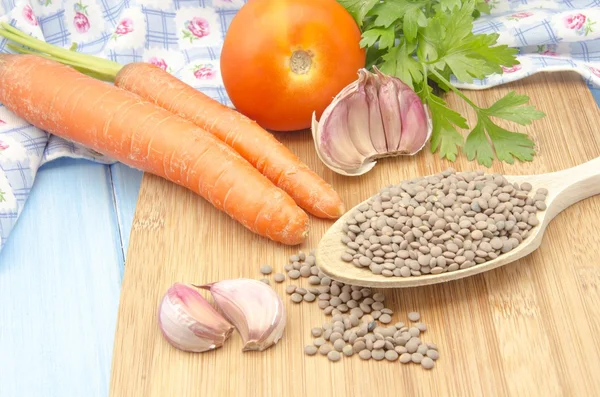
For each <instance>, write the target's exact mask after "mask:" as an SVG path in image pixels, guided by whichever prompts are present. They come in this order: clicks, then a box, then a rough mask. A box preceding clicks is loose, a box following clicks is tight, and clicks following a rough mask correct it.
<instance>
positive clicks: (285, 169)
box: [115, 63, 345, 219]
mask: <svg viewBox="0 0 600 397" xmlns="http://www.w3.org/2000/svg"><path fill="white" fill-rule="evenodd" d="M115 84H116V85H117V86H118V87H121V88H124V89H126V90H127V91H131V92H133V93H135V94H138V95H139V96H141V97H142V98H144V99H146V100H148V101H150V102H152V103H154V104H157V105H158V106H161V107H163V108H165V109H167V110H168V111H170V112H173V113H175V114H177V115H179V116H181V117H183V118H185V119H187V120H190V121H191V122H193V123H194V124H196V125H197V126H199V127H201V128H204V129H206V130H207V131H209V132H211V133H213V134H214V135H215V136H217V138H219V139H221V140H222V141H224V142H225V143H227V144H228V145H229V146H231V147H232V148H234V149H235V150H236V151H237V152H238V153H239V154H240V155H242V157H244V158H245V159H246V160H248V161H249V162H250V163H251V164H252V165H253V166H255V167H256V168H257V169H258V170H259V171H260V172H261V173H262V174H263V175H265V176H266V177H267V178H269V179H270V180H271V181H272V182H273V183H274V184H276V185H277V186H279V187H280V188H281V189H283V190H285V191H286V192H287V193H288V194H289V195H290V196H292V198H293V199H294V200H295V201H296V203H298V205H299V206H300V207H302V208H304V209H305V210H306V211H308V212H310V213H311V214H313V215H315V216H317V217H320V218H330V219H335V218H339V217H340V216H341V215H342V214H343V213H344V211H345V210H344V205H343V203H342V201H341V199H340V197H339V196H338V194H337V193H336V192H335V191H334V190H333V188H332V187H331V185H329V184H328V183H327V182H325V181H324V180H323V179H321V178H320V177H319V176H318V175H317V174H316V173H314V172H313V171H312V170H311V169H310V168H308V166H307V165H306V164H304V163H303V162H301V161H300V160H299V159H298V157H297V156H296V155H294V154H293V153H292V152H291V151H290V150H289V149H288V148H287V147H285V146H284V145H283V144H282V143H281V142H279V141H278V140H277V139H276V138H275V137H274V136H273V135H271V134H270V133H268V132H267V131H265V130H264V129H263V128H261V127H260V126H259V125H258V124H257V123H255V122H254V121H252V120H250V119H249V118H247V117H246V116H244V115H242V114H241V113H239V112H236V111H235V110H233V109H231V108H228V107H227V106H225V105H222V104H221V103H219V102H217V101H215V100H213V99H211V98H210V97H208V96H206V95H205V94H203V93H202V92H200V91H197V90H195V89H194V88H192V87H191V86H189V85H187V84H185V83H184V82H182V81H181V80H179V79H177V78H176V77H174V76H172V75H171V74H169V73H167V72H165V71H163V70H162V69H160V68H158V67H156V66H154V65H151V64H148V63H130V64H128V65H125V66H124V67H123V69H121V70H120V71H119V73H118V74H117V75H116V79H115Z"/></svg>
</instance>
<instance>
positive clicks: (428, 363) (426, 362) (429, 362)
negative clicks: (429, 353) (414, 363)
mask: <svg viewBox="0 0 600 397" xmlns="http://www.w3.org/2000/svg"><path fill="white" fill-rule="evenodd" d="M421 366H422V367H423V368H425V369H431V368H433V367H434V366H435V363H434V362H433V360H432V359H431V358H429V357H424V358H423V359H422V360H421Z"/></svg>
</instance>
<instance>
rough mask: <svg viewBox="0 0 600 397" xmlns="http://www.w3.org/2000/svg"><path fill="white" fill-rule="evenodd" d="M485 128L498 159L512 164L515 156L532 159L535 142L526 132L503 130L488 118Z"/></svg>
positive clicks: (523, 159)
mask: <svg viewBox="0 0 600 397" xmlns="http://www.w3.org/2000/svg"><path fill="white" fill-rule="evenodd" d="M486 130H487V132H488V135H489V136H490V139H491V140H492V142H493V143H494V149H496V156H497V157H498V160H500V161H505V162H507V163H508V164H513V163H514V159H515V158H517V159H518V160H520V161H531V160H533V156H534V154H535V150H533V147H534V146H535V143H533V141H532V140H531V139H529V137H528V136H527V135H526V134H521V133H518V132H511V131H508V130H505V129H504V128H502V127H500V126H498V125H496V124H494V123H493V122H492V121H491V120H489V119H488V120H487V122H486Z"/></svg>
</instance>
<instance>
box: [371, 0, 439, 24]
mask: <svg viewBox="0 0 600 397" xmlns="http://www.w3.org/2000/svg"><path fill="white" fill-rule="evenodd" d="M427 3H428V1H427V0H414V1H409V0H393V1H385V2H381V3H379V4H377V6H375V7H374V8H373V10H372V13H373V14H375V15H377V19H375V25H377V26H384V27H388V26H390V25H391V24H393V23H394V22H396V21H397V20H399V19H401V18H405V15H406V13H407V12H411V11H412V10H414V9H420V8H421V7H423V6H424V5H425V4H427Z"/></svg>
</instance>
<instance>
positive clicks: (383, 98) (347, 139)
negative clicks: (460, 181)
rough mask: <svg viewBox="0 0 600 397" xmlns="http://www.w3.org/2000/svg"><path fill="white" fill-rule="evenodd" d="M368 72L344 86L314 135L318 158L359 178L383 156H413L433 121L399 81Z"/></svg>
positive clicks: (315, 124) (326, 110)
mask: <svg viewBox="0 0 600 397" xmlns="http://www.w3.org/2000/svg"><path fill="white" fill-rule="evenodd" d="M374 70H375V73H371V72H369V71H367V70H366V69H361V70H359V72H358V80H356V81H354V82H353V83H351V84H350V85H348V86H347V87H346V88H344V89H343V90H342V91H341V92H340V93H339V94H338V95H337V96H336V97H335V98H334V99H333V102H332V103H331V104H330V105H329V106H328V107H327V108H326V109H325V111H324V112H323V114H322V116H321V120H320V121H319V122H317V120H316V116H315V114H314V113H313V120H312V134H313V138H314V142H315V147H316V149H317V153H318V155H319V158H320V159H321V161H323V163H325V165H327V167H329V168H330V169H331V170H333V171H335V172H337V173H339V174H342V175H349V176H351V175H362V174H364V173H366V172H368V171H370V170H371V169H372V168H373V167H374V166H375V164H376V160H377V159H380V158H383V157H390V156H398V155H413V154H416V153H417V152H419V151H420V150H421V149H423V147H424V146H425V144H426V143H427V141H428V140H429V138H430V137H431V131H432V123H431V118H430V117H429V114H428V112H427V109H426V107H425V106H424V105H423V103H422V102H421V100H420V99H419V97H418V95H417V94H416V93H415V92H414V91H413V90H412V89H411V88H410V87H409V86H407V85H406V84H404V83H403V82H402V81H401V80H400V79H397V78H395V77H392V76H388V75H385V74H383V73H381V72H380V71H379V70H378V69H377V68H375V67H374Z"/></svg>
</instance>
